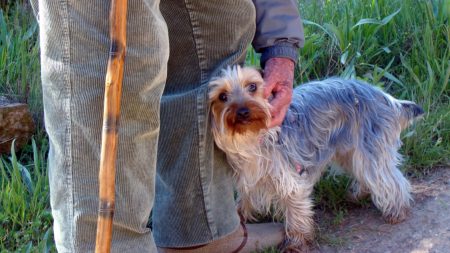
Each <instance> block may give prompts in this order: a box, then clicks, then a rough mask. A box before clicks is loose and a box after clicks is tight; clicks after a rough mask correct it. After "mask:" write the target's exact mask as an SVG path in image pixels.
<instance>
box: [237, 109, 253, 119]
mask: <svg viewBox="0 0 450 253" xmlns="http://www.w3.org/2000/svg"><path fill="white" fill-rule="evenodd" d="M236 115H237V118H238V119H239V120H245V119H248V118H249V117H250V110H249V109H248V108H247V107H242V108H239V109H238V110H237V112H236Z"/></svg>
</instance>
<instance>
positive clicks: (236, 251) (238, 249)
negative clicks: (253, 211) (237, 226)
mask: <svg viewBox="0 0 450 253" xmlns="http://www.w3.org/2000/svg"><path fill="white" fill-rule="evenodd" d="M239 217H240V218H241V226H242V229H243V230H244V240H243V241H242V242H241V245H239V247H238V248H237V249H235V250H234V251H233V252H232V253H238V252H239V251H241V249H243V248H244V247H245V244H247V240H248V232H247V227H246V226H245V220H244V217H243V216H242V214H241V213H239Z"/></svg>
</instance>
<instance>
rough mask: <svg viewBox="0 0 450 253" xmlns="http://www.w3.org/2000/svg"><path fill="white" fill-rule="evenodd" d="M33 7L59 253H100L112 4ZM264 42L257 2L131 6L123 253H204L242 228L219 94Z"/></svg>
mask: <svg viewBox="0 0 450 253" xmlns="http://www.w3.org/2000/svg"><path fill="white" fill-rule="evenodd" d="M31 2H32V5H33V7H34V9H35V14H36V16H37V18H38V20H39V27H40V46H41V66H42V67H41V68H42V70H41V77H42V88H43V99H44V113H45V126H46V130H47V133H48V136H49V142H50V152H49V157H48V165H49V180H50V202H51V208H52V214H53V217H54V236H55V242H56V246H57V249H58V251H59V252H92V251H93V249H94V246H95V245H94V243H95V231H96V220H97V207H98V168H99V157H100V140H101V131H102V112H103V96H104V82H105V73H106V63H107V58H108V51H109V31H108V28H109V26H108V17H109V8H110V2H109V1H98V0H76V1H75V0H59V1H55V0H32V1H31ZM254 32H255V10H254V6H253V4H252V1H251V0H244V1H241V0H233V1H221V0H211V1H201V0H197V1H190V0H185V1H176V0H173V1H161V3H160V2H159V1H157V0H146V1H136V0H129V1H128V23H127V56H126V59H125V73H124V80H123V94H122V107H121V119H120V129H119V147H118V157H117V169H116V173H117V175H116V211H115V214H114V224H113V242H112V252H121V253H124V252H156V247H155V242H156V245H158V246H161V247H185V246H194V245H199V244H204V243H208V242H210V241H213V240H216V239H219V238H221V237H224V236H225V235H227V234H230V233H231V232H233V231H234V230H235V229H236V228H237V227H238V225H239V218H238V216H237V214H236V210H235V203H234V194H233V187H232V171H231V169H230V168H229V166H228V165H227V163H226V160H225V156H224V154H223V153H222V152H221V151H219V150H218V149H217V148H216V147H215V145H214V141H213V138H212V134H211V131H210V129H209V108H208V106H207V84H208V82H209V80H210V79H211V78H212V77H214V76H215V75H217V74H218V73H219V71H220V69H222V68H223V67H226V66H227V65H232V64H237V63H242V62H243V61H244V59H245V53H246V49H247V47H248V45H249V44H250V42H251V41H252V39H253V36H254ZM152 209H153V216H152V228H153V229H152V230H153V234H152V231H151V230H150V228H149V226H148V220H149V216H150V212H151V210H152Z"/></svg>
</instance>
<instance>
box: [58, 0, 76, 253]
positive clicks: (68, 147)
mask: <svg viewBox="0 0 450 253" xmlns="http://www.w3.org/2000/svg"><path fill="white" fill-rule="evenodd" d="M60 3H61V11H62V18H63V20H62V26H63V29H62V32H63V38H62V40H63V50H64V52H63V56H62V60H63V66H64V71H63V73H64V74H63V76H64V77H63V78H64V83H65V85H64V87H65V93H66V94H65V95H66V99H65V103H64V107H65V108H64V111H65V113H66V115H65V120H66V122H67V124H66V134H65V136H66V139H65V140H64V142H65V145H64V148H65V151H64V153H65V154H66V161H65V167H66V168H67V170H68V173H66V175H67V177H66V178H65V181H66V184H67V187H68V192H67V194H68V195H69V196H68V201H67V207H68V208H67V210H68V211H69V220H70V221H71V222H69V224H70V228H69V231H70V237H69V238H74V235H75V231H74V227H75V226H74V198H73V195H74V193H73V160H72V119H71V104H72V101H71V98H72V96H71V94H72V85H71V81H70V28H69V19H70V17H69V7H68V5H69V3H68V1H67V0H61V2H60ZM70 248H71V250H72V251H73V252H75V240H73V241H72V242H70Z"/></svg>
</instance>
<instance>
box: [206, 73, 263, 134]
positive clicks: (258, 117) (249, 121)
mask: <svg viewBox="0 0 450 253" xmlns="http://www.w3.org/2000/svg"><path fill="white" fill-rule="evenodd" d="M263 85H264V80H263V78H262V77H261V74H260V72H259V71H257V70H256V69H253V68H240V67H239V66H234V67H233V68H230V67H229V68H228V69H226V70H224V71H223V72H222V76H220V77H219V78H217V79H215V80H213V81H212V82H211V83H210V84H209V88H210V91H209V103H210V105H211V111H212V115H213V120H214V124H215V125H216V127H217V128H218V129H220V130H221V131H222V132H223V133H224V134H227V135H234V134H248V133H255V134H257V133H259V132H260V130H263V129H267V125H268V123H269V120H270V112H269V103H268V102H267V100H266V99H264V98H263Z"/></svg>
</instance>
